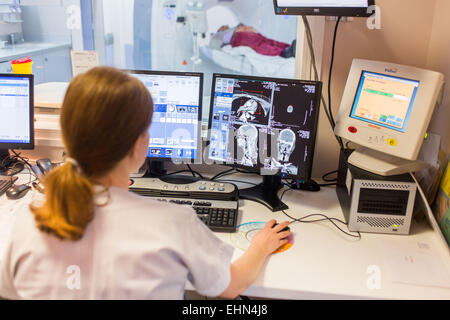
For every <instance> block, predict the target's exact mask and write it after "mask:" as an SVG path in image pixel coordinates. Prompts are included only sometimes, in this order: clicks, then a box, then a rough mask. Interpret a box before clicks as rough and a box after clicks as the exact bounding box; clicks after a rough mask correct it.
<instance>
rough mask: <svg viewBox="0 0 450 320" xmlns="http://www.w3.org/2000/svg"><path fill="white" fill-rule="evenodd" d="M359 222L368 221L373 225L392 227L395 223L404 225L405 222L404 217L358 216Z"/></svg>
mask: <svg viewBox="0 0 450 320" xmlns="http://www.w3.org/2000/svg"><path fill="white" fill-rule="evenodd" d="M357 222H358V223H367V224H368V225H370V226H371V227H377V228H391V227H392V226H393V225H398V226H402V225H403V223H404V219H391V218H374V217H361V216H358V219H357Z"/></svg>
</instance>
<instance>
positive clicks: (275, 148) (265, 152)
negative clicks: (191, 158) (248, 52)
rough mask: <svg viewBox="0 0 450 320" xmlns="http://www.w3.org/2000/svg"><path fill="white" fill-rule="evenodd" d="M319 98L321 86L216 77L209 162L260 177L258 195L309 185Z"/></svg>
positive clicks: (264, 195) (224, 76)
mask: <svg viewBox="0 0 450 320" xmlns="http://www.w3.org/2000/svg"><path fill="white" fill-rule="evenodd" d="M321 92H322V84H321V83H320V82H313V81H302V80H290V79H275V78H261V77H251V76H240V75H225V74H214V75H213V83H212V93H211V108H210V117H209V146H208V149H207V158H208V161H209V162H210V163H213V162H215V163H219V164H225V165H228V166H232V167H235V168H241V169H245V170H247V171H251V172H256V173H259V174H261V175H262V176H263V177H264V179H265V184H264V185H263V186H260V187H259V191H261V190H263V191H264V190H265V189H264V188H267V189H268V190H269V192H268V193H270V194H272V195H275V196H276V190H275V189H276V186H274V185H273V183H269V181H272V182H273V181H276V180H278V181H280V180H281V178H293V179H299V180H302V181H308V180H310V178H311V170H312V164H313V156H314V148H315V142H316V130H317V121H318V115H319V107H320V96H321ZM249 190H250V189H249ZM249 190H247V191H246V190H241V192H240V193H241V195H243V196H245V195H246V193H247V194H249V192H248V191H249ZM253 190H255V189H253ZM274 190H275V191H274ZM266 191H267V190H266ZM259 196H260V198H261V197H262V198H265V199H263V201H264V204H266V205H267V206H268V207H269V208H271V209H273V208H277V207H278V206H277V205H276V204H275V205H274V204H273V203H272V204H271V203H270V201H267V197H268V195H267V194H263V195H261V194H260V195H259ZM247 198H249V199H251V195H248V197H247ZM254 198H256V199H257V198H258V197H256V196H255V197H254ZM252 200H254V199H252ZM259 200H261V199H259ZM274 200H275V201H276V199H274Z"/></svg>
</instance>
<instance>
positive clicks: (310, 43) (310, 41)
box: [302, 16, 344, 150]
mask: <svg viewBox="0 0 450 320" xmlns="http://www.w3.org/2000/svg"><path fill="white" fill-rule="evenodd" d="M302 19H303V24H304V25H305V31H306V38H307V40H308V47H309V52H310V55H311V63H312V66H313V70H314V78H315V80H316V81H319V73H318V71H317V66H316V58H315V53H314V45H313V38H312V31H311V27H310V25H309V21H308V18H307V17H306V16H302ZM321 101H322V105H323V109H324V111H325V114H326V116H327V118H328V121H329V123H330V126H331V128H332V131H334V125H333V120H332V119H331V115H330V112H329V111H328V109H329V108H328V107H327V103H326V101H325V98H324V94H323V92H322V94H321ZM333 135H334V137H335V139H336V141H337V142H338V144H339V146H340V148H341V150H343V149H344V144H343V142H342V139H341V138H340V137H338V136H336V135H335V134H334V132H333Z"/></svg>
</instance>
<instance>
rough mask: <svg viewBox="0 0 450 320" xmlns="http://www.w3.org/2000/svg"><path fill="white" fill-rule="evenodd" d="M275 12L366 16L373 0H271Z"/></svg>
mask: <svg viewBox="0 0 450 320" xmlns="http://www.w3.org/2000/svg"><path fill="white" fill-rule="evenodd" d="M273 3H274V6H275V14H278V15H295V16H343V17H368V16H371V15H372V14H373V10H370V7H371V6H373V5H375V0H273Z"/></svg>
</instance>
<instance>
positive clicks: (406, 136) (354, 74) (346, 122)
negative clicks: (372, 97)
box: [334, 59, 444, 161]
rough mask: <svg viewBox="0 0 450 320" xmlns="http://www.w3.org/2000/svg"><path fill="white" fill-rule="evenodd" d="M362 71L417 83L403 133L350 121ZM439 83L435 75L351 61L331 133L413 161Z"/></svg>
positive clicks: (440, 77) (440, 78) (439, 76)
mask: <svg viewBox="0 0 450 320" xmlns="http://www.w3.org/2000/svg"><path fill="white" fill-rule="evenodd" d="M362 71H367V72H371V73H379V74H383V75H387V76H394V77H397V78H404V79H411V80H413V81H418V82H420V86H419V88H418V90H417V95H416V97H415V100H414V105H413V106H412V109H411V112H410V117H409V120H408V124H407V126H406V130H405V131H404V132H401V131H397V130H395V129H392V128H387V127H384V126H380V125H375V124H372V123H369V122H366V121H362V120H359V119H355V118H352V117H350V114H351V110H352V108H353V104H354V99H355V94H356V92H357V90H358V86H359V83H360V80H361V74H362ZM443 83H444V76H443V75H442V74H441V73H439V72H435V71H431V70H426V69H421V68H417V67H413V66H406V65H400V64H395V63H391V62H384V61H374V60H366V59H353V62H352V65H351V68H350V71H349V73H348V77H347V82H346V85H345V89H344V92H343V95H342V99H341V104H340V108H339V113H338V115H337V119H336V127H335V130H334V133H335V134H336V135H337V136H339V137H342V138H344V139H346V140H349V141H352V142H354V143H355V144H357V145H358V146H360V147H365V148H368V149H371V150H374V151H377V152H381V153H384V154H387V155H389V156H392V157H396V158H401V159H406V160H412V161H415V160H417V158H418V155H419V152H420V149H421V146H422V143H423V141H424V137H425V133H426V131H427V129H428V125H429V123H430V121H431V117H432V116H433V112H434V109H435V106H436V101H437V99H438V96H439V93H440V91H441V89H442V86H443ZM417 106H420V107H417Z"/></svg>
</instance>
